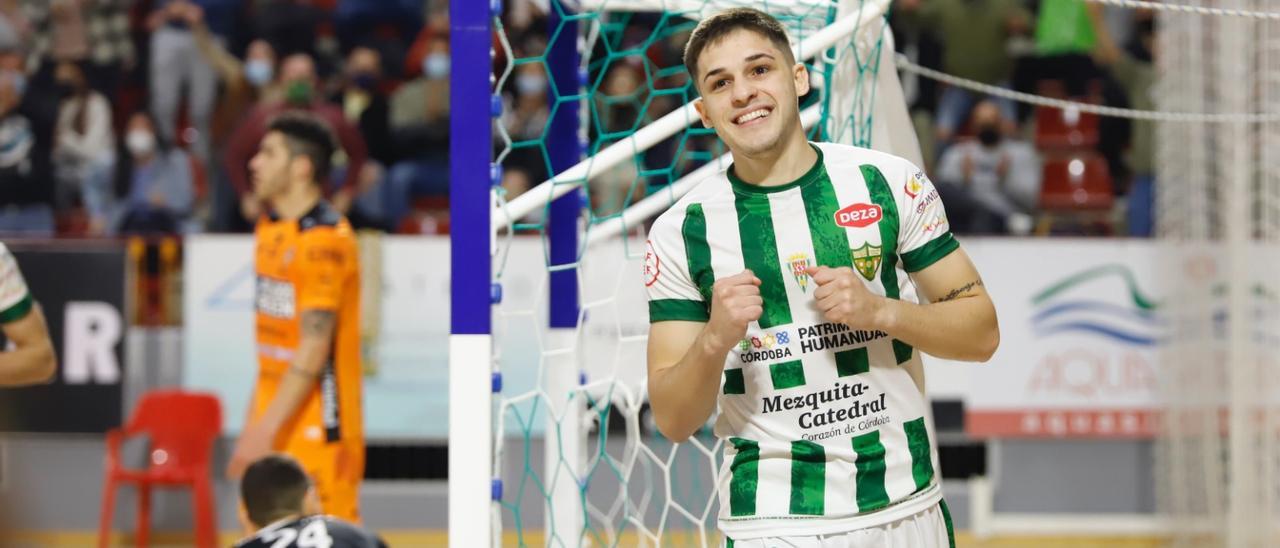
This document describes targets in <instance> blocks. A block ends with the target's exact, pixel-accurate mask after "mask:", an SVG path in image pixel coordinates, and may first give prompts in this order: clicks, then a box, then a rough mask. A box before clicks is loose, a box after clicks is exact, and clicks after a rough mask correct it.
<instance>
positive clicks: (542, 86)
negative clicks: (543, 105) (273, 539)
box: [516, 74, 547, 95]
mask: <svg viewBox="0 0 1280 548" xmlns="http://www.w3.org/2000/svg"><path fill="white" fill-rule="evenodd" d="M546 90H547V79H546V78H543V77H542V76H539V75H537V74H521V75H519V76H516V91H518V92H519V93H520V95H536V94H538V93H543V92H545V91H546Z"/></svg>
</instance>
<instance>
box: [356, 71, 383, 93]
mask: <svg viewBox="0 0 1280 548" xmlns="http://www.w3.org/2000/svg"><path fill="white" fill-rule="evenodd" d="M351 83H353V84H355V85H356V87H358V88H360V89H364V90H371V89H373V88H374V86H376V85H378V77H377V76H374V75H373V74H370V73H368V72H361V73H359V74H356V75H355V76H352V77H351Z"/></svg>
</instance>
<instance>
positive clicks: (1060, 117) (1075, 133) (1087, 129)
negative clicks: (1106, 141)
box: [1036, 106, 1098, 149]
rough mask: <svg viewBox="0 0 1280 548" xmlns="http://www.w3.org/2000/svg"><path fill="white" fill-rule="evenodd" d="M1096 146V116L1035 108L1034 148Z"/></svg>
mask: <svg viewBox="0 0 1280 548" xmlns="http://www.w3.org/2000/svg"><path fill="white" fill-rule="evenodd" d="M1097 144H1098V115H1097V114H1092V113H1088V112H1080V111H1078V110H1075V109H1060V108H1053V107H1043V106H1041V107H1036V147H1037V148H1041V149H1046V148H1091V147H1093V146H1095V145H1097Z"/></svg>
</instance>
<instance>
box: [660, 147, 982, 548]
mask: <svg viewBox="0 0 1280 548" xmlns="http://www.w3.org/2000/svg"><path fill="white" fill-rule="evenodd" d="M814 146H815V148H816V149H817V151H818V161H817V163H816V164H815V165H814V166H813V168H811V169H810V170H809V171H808V172H807V173H805V174H804V176H802V177H801V178H800V179H799V180H797V181H794V182H792V183H790V184H787V185H783V186H774V187H767V188H761V187H756V186H752V185H749V184H746V183H743V182H742V181H740V180H738V179H737V177H735V176H734V174H733V170H732V168H730V169H729V170H728V171H726V172H723V173H721V174H719V175H717V176H715V177H713V178H711V179H709V180H707V181H705V182H703V183H701V184H700V185H698V186H697V187H696V188H695V189H694V190H693V191H691V192H690V193H689V194H688V195H687V196H685V197H684V198H682V199H681V200H680V201H678V202H677V203H676V204H675V205H674V206H672V207H671V209H669V210H668V211H667V212H666V213H664V214H663V215H662V216H661V217H659V218H658V220H657V221H656V222H655V223H654V225H653V228H652V229H651V230H650V232H649V242H648V245H649V249H648V253H647V256H646V261H645V278H644V279H645V283H646V286H647V287H648V295H649V320H650V322H661V321H669V320H687V321H702V322H705V321H707V319H708V316H709V313H710V308H709V304H710V292H711V287H712V284H714V282H715V280H717V279H719V278H723V277H726V276H731V275H734V274H737V273H738V272H741V271H742V270H743V269H744V268H747V269H751V271H752V272H754V273H755V275H756V276H757V277H758V278H760V280H761V282H762V283H761V285H760V293H761V295H762V297H763V298H764V313H763V315H762V316H761V317H760V319H759V321H757V322H753V323H752V324H751V326H750V327H749V329H748V331H747V335H746V338H745V339H744V340H743V341H742V342H741V343H740V344H739V345H738V346H737V347H735V348H734V350H733V351H732V352H730V354H729V355H728V356H727V357H726V362H725V372H724V380H723V388H722V390H721V395H720V397H719V407H720V415H719V417H718V418H717V420H716V425H715V433H716V435H717V436H719V437H721V438H727V443H726V444H725V459H724V464H723V467H722V470H721V471H720V472H721V473H720V479H719V482H718V487H719V501H720V520H719V521H720V528H721V529H722V530H723V531H724V532H725V534H727V535H729V536H730V537H733V538H735V539H737V538H752V537H755V536H762V535H766V534H767V535H769V536H786V535H818V534H832V533H838V532H845V531H850V530H855V529H860V528H864V527H874V526H877V525H882V524H885V523H889V522H891V521H894V520H897V519H900V518H902V517H905V516H908V515H911V514H914V513H916V512H919V511H921V510H923V509H925V508H927V507H928V506H929V505H932V504H937V502H938V500H939V498H940V497H941V488H940V483H939V481H938V478H937V477H936V474H935V471H936V470H938V465H937V451H936V449H935V448H934V446H933V444H932V443H931V442H930V439H931V435H930V432H931V431H932V430H933V426H932V417H931V414H930V412H929V407H928V402H927V401H926V399H925V397H924V371H923V368H922V366H921V362H920V356H919V354H918V353H917V352H915V351H914V350H913V349H912V347H911V346H909V345H907V344H905V343H902V342H900V341H897V340H894V339H892V338H891V337H889V336H888V335H887V334H885V333H883V332H879V331H862V330H852V329H849V328H848V327H847V326H844V325H837V324H831V323H828V322H826V320H824V319H823V317H822V314H821V313H820V312H819V311H818V309H817V308H816V304H815V300H814V298H813V292H814V290H815V289H816V285H815V284H814V282H813V280H811V279H809V277H808V276H807V275H806V274H805V273H804V270H805V268H807V267H809V266H813V265H821V266H830V267H844V266H848V267H852V268H853V269H854V270H855V271H856V272H858V273H859V274H860V275H861V276H862V278H863V281H864V282H865V284H866V286H867V288H868V289H869V290H870V291H872V292H874V293H877V294H879V295H884V296H887V297H889V298H894V299H903V300H907V301H912V302H915V301H916V292H915V287H914V286H913V285H912V283H911V281H910V279H909V278H908V277H907V274H908V273H911V272H916V271H918V270H921V269H923V268H925V267H927V266H929V265H931V264H933V263H934V262H936V261H938V260H939V259H941V258H942V257H944V256H946V255H947V254H948V253H951V252H952V251H954V250H956V249H957V248H958V247H959V244H958V243H957V242H956V240H955V238H953V237H952V235H951V233H950V231H949V230H948V225H947V218H946V213H945V211H944V209H943V206H942V202H941V200H940V199H939V197H938V191H937V190H936V189H935V188H934V186H933V184H932V183H931V182H930V181H929V180H928V178H926V177H925V175H924V173H922V172H921V171H920V170H919V169H918V168H916V167H915V166H914V165H912V164H911V163H910V162H908V161H907V160H904V159H902V158H898V157H896V156H892V155H889V154H884V153H881V152H876V151H873V150H868V149H862V148H856V147H850V146H845V145H836V144H827V143H820V144H815V145H814Z"/></svg>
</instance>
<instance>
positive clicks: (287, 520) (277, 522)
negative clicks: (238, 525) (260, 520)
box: [253, 513, 302, 535]
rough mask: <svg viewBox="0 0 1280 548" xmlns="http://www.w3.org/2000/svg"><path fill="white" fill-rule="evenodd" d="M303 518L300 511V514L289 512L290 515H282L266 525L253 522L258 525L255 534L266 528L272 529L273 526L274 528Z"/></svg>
mask: <svg viewBox="0 0 1280 548" xmlns="http://www.w3.org/2000/svg"><path fill="white" fill-rule="evenodd" d="M301 518H302V514H300V513H299V514H289V515H287V516H285V517H282V518H280V519H278V520H275V521H273V522H271V523H268V524H266V525H258V524H256V523H255V524H253V525H254V526H255V527H257V529H255V530H254V534H255V535H256V534H258V533H261V532H262V531H264V530H266V529H271V528H273V527H279V526H281V525H284V524H286V523H293V522H295V521H297V520H299V519H301Z"/></svg>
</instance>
